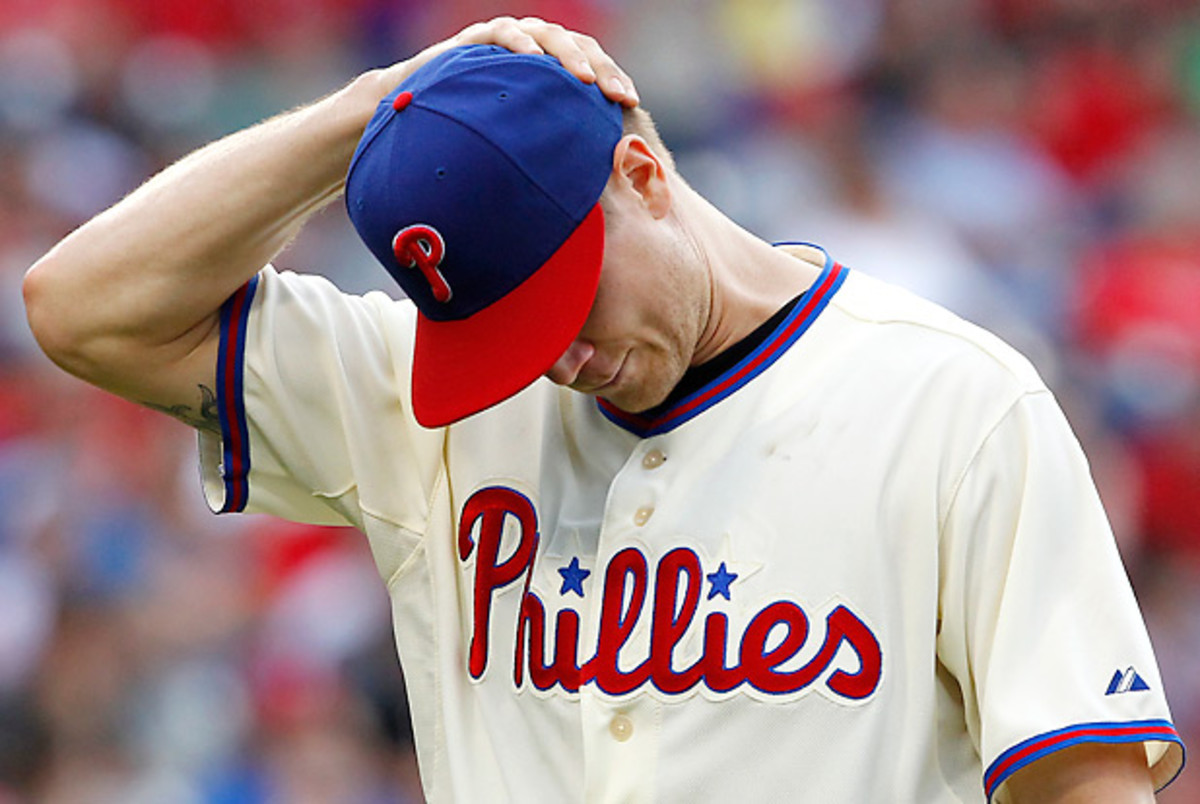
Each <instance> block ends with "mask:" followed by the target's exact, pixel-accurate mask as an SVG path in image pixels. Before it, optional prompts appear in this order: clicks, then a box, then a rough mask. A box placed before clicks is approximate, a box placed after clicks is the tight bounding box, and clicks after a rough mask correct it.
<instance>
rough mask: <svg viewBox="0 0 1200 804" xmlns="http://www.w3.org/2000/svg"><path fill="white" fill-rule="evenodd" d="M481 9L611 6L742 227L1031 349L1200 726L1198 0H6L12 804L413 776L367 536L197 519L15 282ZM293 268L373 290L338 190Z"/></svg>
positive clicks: (604, 17) (2, 523)
mask: <svg viewBox="0 0 1200 804" xmlns="http://www.w3.org/2000/svg"><path fill="white" fill-rule="evenodd" d="M498 13H511V14H515V15H518V16H519V15H524V14H535V15H539V16H543V17H545V18H548V19H552V20H555V21H559V22H562V23H564V24H567V25H569V26H572V27H577V28H579V29H582V30H586V31H588V32H590V33H593V34H594V35H596V36H597V37H598V38H599V39H600V40H601V42H602V43H604V45H605V46H606V48H607V49H608V50H609V52H610V53H612V54H613V55H614V56H615V57H616V58H617V59H618V61H619V62H620V63H621V64H622V65H623V66H624V67H625V68H626V69H627V70H628V71H629V72H630V73H631V74H632V75H633V76H634V78H635V79H636V81H637V84H638V88H639V90H640V93H641V95H642V98H643V100H644V102H645V103H646V105H647V108H649V109H650V110H651V111H652V112H653V113H654V115H655V116H656V118H657V119H658V121H659V123H660V127H661V128H662V132H663V134H664V137H665V139H666V141H667V142H668V144H669V145H671V146H673V149H674V150H675V151H676V154H677V159H678V162H679V165H680V168H681V170H682V172H683V174H684V175H685V177H687V178H688V179H689V180H690V181H691V182H692V183H693V184H694V185H696V186H697V188H698V189H700V190H701V192H703V193H705V194H707V195H708V196H709V197H710V198H711V199H712V200H713V201H714V202H716V203H717V204H718V206H720V207H722V208H723V209H724V210H725V211H726V212H727V213H729V214H730V215H732V216H733V217H734V218H735V219H737V220H739V221H740V222H741V223H743V224H744V225H745V226H746V227H747V228H749V229H751V230H752V231H755V232H757V233H758V234H760V235H762V236H764V237H766V238H768V239H772V240H802V241H815V242H818V243H820V244H822V245H824V246H826V247H827V248H828V249H829V250H830V251H831V252H832V253H833V254H834V256H835V257H837V258H838V259H840V260H841V261H842V262H844V263H846V264H848V265H850V266H851V267H852V268H855V269H857V270H861V271H864V272H868V273H874V274H877V275H880V276H882V277H884V278H887V279H890V280H892V281H895V282H897V283H899V284H903V285H907V286H909V287H911V288H913V289H915V290H917V291H919V292H921V293H923V294H924V295H927V296H929V297H931V298H933V299H935V300H937V301H940V302H942V303H944V304H945V305H947V306H949V307H950V308H951V309H954V310H955V311H957V312H959V313H961V314H962V315H964V316H966V317H967V318H970V319H972V320H975V321H977V322H979V323H982V324H984V325H986V326H988V327H990V328H992V329H994V330H996V331H997V332H999V333H1000V334H1001V335H1002V336H1004V337H1005V338H1006V339H1008V340H1009V341H1010V342H1012V343H1014V344H1015V345H1016V346H1018V347H1019V348H1020V349H1022V350H1023V351H1024V352H1025V353H1026V354H1028V355H1029V356H1030V357H1031V358H1032V359H1033V360H1034V362H1035V363H1036V364H1037V366H1038V368H1039V369H1040V370H1041V372H1042V373H1043V375H1044V377H1045V378H1046V380H1047V381H1048V383H1049V384H1050V386H1051V387H1052V388H1053V389H1054V390H1055V392H1056V393H1057V394H1058V396H1059V398H1060V400H1061V401H1062V403H1063V405H1064V407H1065V408H1066V410H1067V412H1068V415H1069V417H1070V419H1071V421H1072V423H1073V425H1074V427H1075V429H1076V431H1077V433H1078V435H1079V437H1080V439H1081V440H1082V442H1083V443H1084V446H1085V448H1086V449H1087V451H1088V453H1089V455H1090V457H1091V460H1092V467H1093V471H1094V474H1095V477H1096V479H1097V482H1098V484H1099V486H1100V488H1101V492H1102V495H1103V497H1104V499H1105V502H1106V504H1107V506H1108V510H1109V513H1110V515H1111V518H1112V521H1113V525H1114V528H1115V531H1116V535H1117V538H1118V540H1119V543H1120V546H1121V549H1122V551H1123V554H1124V557H1125V560H1126V562H1127V565H1128V568H1129V571H1130V574H1131V576H1132V579H1133V581H1134V585H1135V588H1136V590H1137V593H1138V595H1139V598H1140V600H1141V603H1142V606H1143V607H1144V611H1145V615H1146V618H1147V621H1148V624H1149V628H1150V631H1151V635H1152V638H1153V640H1154V643H1155V646H1156V649H1157V651H1158V655H1159V658H1160V661H1161V663H1162V672H1163V675H1164V677H1165V680H1166V683H1167V687H1168V692H1169V697H1170V700H1171V703H1172V707H1173V711H1174V716H1175V721H1176V724H1177V725H1178V727H1179V729H1180V731H1181V732H1182V734H1183V735H1184V737H1185V739H1187V740H1188V741H1189V742H1190V745H1191V748H1192V750H1193V751H1196V750H1200V504H1198V503H1197V500H1196V492H1197V491H1198V490H1200V125H1198V123H1200V7H1198V4H1197V3H1196V2H1193V1H1185V0H695V1H694V2H685V1H684V0H543V1H542V2H535V1H532V0H531V1H529V2H517V1H514V2H510V3H505V4H500V3H493V2H485V1H484V0H438V1H437V2H434V1H433V0H253V2H243V1H242V0H203V2H201V1H199V0H3V2H0V312H2V313H3V315H0V804H8V803H9V802H23V801H40V802H55V803H56V804H57V803H61V802H122V804H142V803H143V802H146V803H148V802H172V803H174V804H192V803H193V802H194V803H195V804H242V803H243V802H245V803H247V804H259V803H260V802H261V803H263V804H267V803H268V802H270V803H272V804H274V802H287V803H289V804H290V803H291V802H322V803H325V802H372V803H374V802H379V803H380V804H383V803H385V802H387V803H390V802H413V801H419V800H420V791H419V786H418V784H417V781H416V775H415V766H414V763H413V759H412V747H411V734H410V731H409V728H408V723H407V715H406V711H405V702H404V691H403V679H402V677H401V674H400V671H399V667H398V665H397V662H396V659H395V657H394V653H393V647H392V642H391V633H390V624H389V621H388V609H387V604H386V600H385V596H384V592H383V588H382V584H381V583H380V582H379V581H378V578H377V577H376V576H375V573H374V569H373V566H372V564H371V562H370V558H369V556H368V555H367V551H366V548H365V545H364V543H363V542H362V541H361V540H360V539H358V538H357V537H356V534H354V533H352V532H348V531H341V530H323V529H312V528H304V527H298V526H294V525H289V524H285V523H282V522H278V521H275V520H272V519H268V518H263V517H215V516H212V515H211V514H209V513H208V510H207V509H206V508H205V507H204V504H203V502H202V500H201V495H200V491H199V483H198V478H197V469H196V466H195V455H194V449H195V443H194V442H195V439H194V435H193V434H192V433H191V431H189V430H187V429H186V428H185V427H183V426H182V425H179V424H177V423H175V422H174V421H172V420H170V419H168V418H166V417H163V416H160V415H158V414H154V413H150V412H148V411H143V410H141V409H139V408H136V407H134V406H132V405H130V404H128V403H125V402H123V401H121V400H118V399H115V398H113V397H110V396H108V395H106V394H104V393H101V392H99V391H95V390H92V389H90V388H88V387H87V386H85V385H83V384H82V383H80V382H77V381H75V380H73V379H71V378H69V377H67V376H65V375H63V374H62V373H60V372H58V371H57V370H56V369H55V368H54V367H53V366H51V365H50V364H49V362H48V361H47V360H46V359H45V358H44V357H43V356H42V355H41V354H40V352H39V351H38V350H37V349H36V347H35V345H34V343H33V342H32V339H31V337H30V335H29V334H28V331H27V328H26V325H25V319H24V314H23V310H22V306H21V299H20V282H21V277H22V274H23V272H24V270H25V269H26V268H27V267H28V266H29V265H30V264H31V263H32V262H33V261H34V260H35V259H36V258H37V257H38V256H39V255H40V254H41V253H43V252H44V251H45V250H46V249H48V248H49V247H50V246H51V245H52V244H53V243H54V242H55V241H57V240H58V239H59V238H61V237H62V236H63V235H64V234H66V233H67V232H68V231H70V230H71V229H72V228H74V227H75V226H77V225H78V224H80V223H81V222H83V221H84V220H86V219H87V218H88V217H90V216H91V215H93V214H94V213H96V212H98V211H99V210H101V209H102V208H104V207H106V206H108V205H109V204H111V203H112V202H113V201H115V200H117V199H118V198H120V197H121V196H122V195H123V194H124V193H126V192H128V191H129V190H131V189H132V188H134V187H135V186H137V185H138V184H139V183H140V182H141V181H143V180H144V179H145V178H146V177H147V176H148V175H150V174H151V173H153V172H154V171H156V170H158V169H160V168H161V167H163V166H165V165H166V164H168V163H170V162H172V161H174V160H175V159H177V158H178V157H180V156H181V155H183V154H184V153H186V152H187V151H189V150H191V149H192V148H194V147H196V146H199V145H201V144H203V143H204V142H207V141H209V140H211V139H213V138H216V137H218V136H220V135H222V134H225V133H228V132H230V131H233V130H235V129H237V128H241V127H243V126H245V125H248V124H251V123H254V122H256V121H258V120H260V119H262V118H264V117H266V116H269V115H271V114H274V113H276V112H278V111H281V110H284V109H286V108H289V107H292V106H294V105H296V104H299V103H302V102H305V101H307V100H310V99H313V98H315V97H317V96H319V95H322V94H324V93H326V92H328V91H330V90H332V89H335V88H336V87H338V86H340V85H341V84H343V83H344V82H346V81H347V80H348V79H349V78H351V77H352V76H353V75H355V74H356V73H358V72H360V71H361V70H363V69H366V68H369V67H372V66H378V65H382V64H385V63H388V62H390V61H393V60H395V59H398V58H402V57H405V56H408V55H411V54H412V53H414V52H415V51H417V50H418V49H420V48H421V47H422V46H424V45H425V44H428V43H430V42H432V41H435V40H437V39H440V38H443V37H444V36H446V35H448V34H450V33H452V32H454V31H455V30H457V29H458V28H460V27H462V26H463V25H464V24H466V23H468V22H471V21H474V20H476V19H481V18H486V17H490V16H493V15H495V14H498ZM279 264H280V265H281V266H283V267H288V268H294V269H297V270H306V271H321V272H324V273H326V274H329V275H330V276H332V277H333V278H334V279H335V280H336V281H337V282H338V283H339V284H341V285H342V286H343V287H344V288H345V289H347V290H351V291H360V290H367V289H370V288H374V287H381V288H385V289H387V290H389V291H392V288H391V287H390V286H389V285H387V284H385V283H384V282H383V277H382V275H381V274H382V272H381V271H379V270H378V268H377V267H375V266H374V265H373V263H372V262H371V261H370V258H369V256H368V255H367V253H366V252H365V250H364V249H363V248H362V247H361V246H360V245H359V244H358V243H357V241H356V240H355V239H354V237H353V234H352V231H351V230H350V228H349V226H348V224H347V223H346V221H345V216H344V213H343V212H342V210H341V208H340V206H335V207H331V208H330V209H329V210H327V211H326V212H325V213H322V214H321V215H320V216H319V217H318V218H317V219H316V220H315V221H314V222H313V224H312V225H311V226H310V227H309V228H308V229H307V230H306V231H305V232H304V233H303V235H302V236H301V237H300V238H299V239H298V240H297V241H296V242H295V243H294V245H293V246H292V247H290V248H289V250H288V251H287V252H286V253H285V254H284V255H283V256H282V257H281V258H280V260H279ZM393 292H395V291H393ZM1061 572H1062V575H1063V577H1062V582H1063V583H1070V582H1071V572H1072V568H1071V567H1069V566H1064V567H1062V568H1061ZM1031 661H1036V657H1031ZM1047 672H1053V668H1047ZM1160 800H1161V801H1163V802H1194V801H1200V775H1197V774H1196V773H1188V772H1185V773H1184V774H1183V775H1182V776H1181V777H1180V779H1179V780H1178V781H1177V782H1176V783H1175V785H1174V786H1173V787H1172V788H1170V789H1169V790H1168V791H1166V792H1165V793H1164V794H1163V795H1162V796H1161V799H1160Z"/></svg>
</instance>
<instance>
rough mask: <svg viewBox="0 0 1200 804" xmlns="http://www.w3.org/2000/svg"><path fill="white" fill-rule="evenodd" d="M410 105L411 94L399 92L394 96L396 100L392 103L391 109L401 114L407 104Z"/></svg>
mask: <svg viewBox="0 0 1200 804" xmlns="http://www.w3.org/2000/svg"><path fill="white" fill-rule="evenodd" d="M410 103H412V93H411V92H401V93H400V94H399V95H397V96H396V99H395V100H394V101H392V108H393V109H395V110H396V111H397V112H403V111H404V110H405V109H406V108H408V104H410Z"/></svg>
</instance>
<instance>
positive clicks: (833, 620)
mask: <svg viewBox="0 0 1200 804" xmlns="http://www.w3.org/2000/svg"><path fill="white" fill-rule="evenodd" d="M486 43H494V44H495V45H499V46H494V45H489V44H486ZM460 46H461V47H460ZM510 51H515V52H510ZM543 51H544V52H545V53H548V54H549V55H543ZM560 62H561V64H560ZM563 65H567V66H568V67H569V69H564V67H563ZM418 68H419V69H418ZM581 79H583V80H581ZM610 81H617V82H618V84H623V85H624V86H623V87H622V86H616V87H613V86H610V85H609V84H608V83H607V82H610ZM598 87H599V88H598ZM603 89H607V90H608V94H607V95H606V94H605V92H604V91H602V90H603ZM381 99H382V100H381ZM622 103H623V104H624V107H623V106H622ZM635 104H636V96H635V95H633V94H632V91H631V90H630V89H629V85H628V82H627V79H626V78H625V77H624V76H623V74H622V73H620V72H619V70H618V69H617V68H616V67H615V65H613V64H612V62H611V61H610V60H609V59H608V58H607V57H606V56H604V54H603V53H602V52H601V51H600V50H599V49H598V48H597V47H596V45H595V43H594V42H593V41H592V40H590V39H587V38H585V37H580V36H577V35H573V34H570V33H568V32H565V31H563V30H562V29H561V28H558V27H557V26H552V25H548V24H546V23H543V22H541V21H538V20H523V21H520V22H518V21H513V20H499V21H495V22H493V23H491V24H489V25H485V26H475V27H473V28H471V29H468V31H467V32H465V33H464V34H462V35H460V36H459V37H457V38H455V39H454V40H451V41H449V42H448V43H443V44H442V45H438V46H436V47H435V48H432V49H431V50H429V51H426V52H425V53H423V54H421V55H420V56H419V57H417V58H416V59H414V60H413V61H411V62H404V63H401V64H399V65H397V66H395V67H393V68H389V69H388V70H386V71H383V72H381V73H369V74H367V75H365V76H363V77H362V78H360V79H358V80H357V81H355V82H353V83H352V84H350V85H349V86H348V87H347V88H346V89H345V90H343V91H341V92H339V93H335V94H334V95H333V96H331V97H329V98H327V99H325V100H322V101H319V102H317V103H316V104H314V105H312V106H309V107H306V108H304V109H301V110H299V111H296V112H293V113H290V114H287V115H285V116H283V117H281V118H278V119H276V120H274V121H271V122H269V123H267V124H265V125H262V126H259V127H257V128H254V129H251V130H249V131H246V132H242V133H241V134H238V135H234V136H233V137H231V138H229V139H227V140H225V141H223V142H220V143H217V144H216V145H213V146H210V147H208V148H206V149H203V150H201V151H200V152H198V153H197V154H195V155H193V156H191V157H189V158H187V159H185V160H183V161H182V162H181V163H180V164H178V165H176V166H174V167H172V168H170V169H168V170H167V171H166V172H165V173H163V174H162V175H160V176H159V177H157V178H155V179H154V180H152V181H151V182H149V183H148V184H147V185H146V186H145V187H144V188H142V189H141V190H140V191H139V192H137V193H135V194H133V195H132V196H130V197H129V198H128V199H126V200H124V201H122V202H120V203H119V204H118V205H117V206H116V207H114V208H113V209H112V210H110V211H109V212H106V213H104V214H102V215H101V216H99V217H98V218H97V219H96V220H94V221H93V222H91V223H90V224H88V225H86V226H84V227H83V228H82V229H81V230H80V231H78V232H76V233H75V234H73V235H71V236H70V237H69V238H67V239H66V240H65V241H64V242H63V243H61V244H60V245H59V246H58V247H57V248H56V249H55V250H53V251H52V252H51V253H50V254H48V255H47V256H46V257H45V258H43V259H42V260H41V261H40V262H39V264H38V265H36V266H35V267H34V268H33V269H32V270H31V272H30V273H29V275H28V278H27V281H26V286H25V290H26V298H27V303H28V310H29V316H30V321H31V323H32V326H33V328H34V331H35V332H36V334H37V336H38V338H39V340H40V342H41V343H42V344H43V346H44V347H45V348H46V350H47V351H48V353H49V354H50V355H51V356H52V357H54V358H55V359H56V360H57V361H58V362H59V363H60V364H62V365H63V366H64V367H65V368H67V369H68V370H70V371H73V372H75V373H76V374H79V375H80V376H83V377H85V378H87V379H89V380H90V381H92V382H95V383H97V384H100V385H102V386H104V387H106V388H109V389H111V390H113V391H115V392H117V393H121V394H124V395H125V396H127V397H130V398H132V399H135V400H139V401H142V402H145V403H148V404H150V405H152V406H156V407H159V408H164V409H169V410H171V411H172V412H173V413H175V414H176V415H178V416H180V417H182V418H184V419H185V420H188V421H190V422H191V423H193V424H195V425H196V426H198V427H199V428H200V430H201V436H200V451H201V462H202V466H203V472H204V490H205V493H206V495H207V498H208V500H209V501H210V503H211V505H212V506H213V508H214V509H216V510H218V511H257V512H268V513H272V514H276V515H280V516H285V517H290V518H293V519H297V520H301V521H305V522H314V523H328V524H338V525H345V524H350V525H353V526H354V527H356V528H358V529H359V530H361V531H362V532H363V534H364V535H365V538H366V540H367V542H368V544H369V545H370V549H371V551H372V554H373V556H374V559H375V562H376V564H377V565H378V568H379V572H380V575H381V576H382V579H383V582H384V583H385V584H386V585H387V589H388V592H389V593H390V595H391V601H392V605H393V613H394V619H395V636H396V643H397V647H398V651H399V656H400V659H401V662H402V665H403V669H404V674H405V679H406V681H407V685H408V691H409V696H410V700H411V709H412V716H413V725H414V730H415V734H416V744H417V751H418V758H419V762H420V767H421V773H422V779H423V784H424V788H425V792H426V794H427V796H428V798H429V799H430V800H431V801H438V802H446V801H472V802H474V801H487V802H492V801H514V802H572V801H580V802H582V801H587V802H643V801H647V802H648V801H727V800H732V799H737V800H744V801H761V802H780V801H808V802H820V803H821V804H828V802H850V803H852V804H860V803H861V802H983V801H989V800H990V801H1037V802H1067V801H1089V802H1094V801H1100V800H1103V801H1106V802H1118V801H1119V802H1134V801H1149V800H1151V799H1152V798H1153V791H1154V789H1155V788H1157V787H1161V786H1163V785H1165V784H1166V783H1168V782H1169V781H1170V779H1171V778H1172V777H1173V776H1174V775H1175V774H1176V773H1177V771H1178V770H1179V768H1180V767H1181V764H1182V754H1183V750H1182V744H1181V741H1180V739H1179V737H1178V735H1177V733H1176V730H1175V729H1174V727H1173V726H1172V724H1171V720H1170V714H1169V712H1168V709H1167V704H1166V701H1165V698H1164V694H1163V689H1162V680H1161V678H1160V676H1159V672H1158V669H1157V666H1156V661H1155V658H1154V655H1153V653H1152V650H1151V646H1150V644H1149V641H1148V638H1147V635H1146V632H1145V628H1144V626H1143V623H1142V620H1141V616H1140V613H1139V611H1138V607H1137V604H1136V601H1135V599H1134V597H1133V594H1132V592H1131V589H1130V586H1129V584H1128V581H1127V580H1126V577H1125V574H1124V571H1123V568H1122V565H1121V561H1120V558H1119V556H1118V554H1117V551H1116V548H1115V546H1114V541H1113V538H1112V535H1111V533H1110V530H1109V527H1108V524H1107V522H1106V518H1105V515H1104V512H1103V510H1102V508H1101V504H1100V502H1099V500H1098V498H1097V495H1096V492H1095V489H1094V487H1093V484H1092V482H1091V480H1090V478H1089V474H1088V468H1087V465H1086V461H1085V458H1084V456H1083V454H1082V453H1081V451H1080V448H1079V446H1078V444H1077V442H1076V440H1075V438H1074V437H1073V435H1072V433H1071V431H1070V429H1069V427H1068V425H1067V423H1066V422H1065V420H1064V418H1063V415H1062V413H1061V412H1060V410H1059V408H1058V406H1057V405H1056V403H1055V401H1054V399H1053V397H1052V396H1051V394H1050V392H1049V391H1047V389H1046V387H1045V385H1044V384H1043V383H1042V381H1041V380H1040V379H1039V378H1038V376H1037V375H1036V373H1035V372H1034V370H1033V369H1032V368H1031V366H1030V365H1029V363H1028V362H1026V361H1025V360H1024V359H1023V358H1022V357H1020V356H1019V355H1018V354H1016V353H1014V352H1013V350H1012V349H1010V348H1009V347H1007V346H1006V345H1005V344H1003V343H1001V342H1000V341H999V340H998V339H996V338H995V337H993V336H991V335H989V334H988V333H986V332H983V331H981V330H979V329H977V328H975V327H973V326H971V325H969V324H967V323H965V322H963V321H962V320H960V319H958V318H956V317H954V316H953V315H951V314H949V313H947V312H946V311H944V310H942V309H940V308H938V307H935V306H934V305H932V304H930V303H927V302H924V301H922V300H920V299H918V298H916V297H914V296H911V295H908V294H906V293H904V292H902V291H900V290H898V289H896V288H893V287H890V286H887V285H885V284H883V283H881V282H878V281H875V280H872V279H870V278H868V277H867V276H866V275H863V274H860V273H857V272H855V271H852V270H849V269H848V268H846V267H845V266H842V265H840V264H839V263H838V262H837V261H836V259H835V258H834V257H833V256H831V255H828V254H825V253H824V252H823V251H821V250H820V249H819V248H816V247H814V246H808V245H778V246H773V245H770V244H767V243H765V242H762V241H761V240H759V239H757V238H756V237H754V236H753V235H751V234H750V233H748V232H746V231H744V230H742V229H740V228H739V227H738V226H736V225H735V224H734V223H733V222H732V221H730V220H729V219H727V218H726V217H724V216H723V215H722V214H721V213H720V212H718V211H717V210H716V209H714V208H713V207H712V206H711V205H710V204H708V203H707V202H705V201H704V200H703V199H702V198H701V197H700V196H698V195H697V194H696V193H695V192H694V191H693V190H692V189H690V188H689V187H688V186H687V184H686V183H685V182H684V181H683V180H682V179H681V178H680V176H679V175H678V174H677V173H676V171H675V169H674V167H673V165H672V163H671V159H670V156H669V154H668V153H667V152H666V150H665V149H664V148H663V147H662V145H661V143H660V142H659V141H658V139H657V136H656V135H655V134H654V132H653V127H652V125H651V124H650V123H649V122H648V118H647V117H646V116H645V114H644V113H643V112H641V111H640V110H637V109H634V108H632V107H633V106H634V105H635ZM343 193H344V199H345V204H346V208H347V211H348V213H349V216H350V218H351V220H352V221H353V223H354V225H355V227H356V228H357V230H358V232H359V234H360V235H361V236H362V239H363V241H364V243H365V244H366V246H367V247H368V248H369V249H370V251H371V252H372V253H373V254H374V255H375V256H376V257H377V258H378V259H379V261H380V262H381V263H382V265H383V266H384V267H385V268H386V270H387V271H388V272H389V273H390V274H391V275H392V276H393V277H395V279H396V280H397V281H398V282H399V284H400V285H401V286H402V287H403V289H404V291H405V294H406V295H407V297H408V300H406V301H394V300H392V299H391V298H389V297H386V296H385V295H383V294H379V293H375V294H368V295H366V296H363V297H358V296H351V295H347V294H344V293H342V292H341V291H339V290H338V289H337V288H335V287H334V286H333V285H331V284H330V283H329V282H327V281H325V280H324V279H322V278H320V277H316V276H300V275H295V274H291V273H287V272H282V271H278V270H276V269H275V268H273V267H272V266H271V265H269V264H268V263H269V261H270V260H271V258H272V257H273V256H274V255H275V253H276V252H277V251H278V250H279V248H280V247H281V246H282V245H283V243H285V242H286V241H287V238H288V237H290V236H291V235H292V234H293V233H294V232H295V231H296V229H297V228H298V227H299V226H300V225H302V223H303V221H304V220H305V219H306V218H307V217H308V215H310V214H311V213H312V212H313V211H314V210H315V209H317V208H319V207H320V206H322V205H323V204H324V203H326V202H327V201H329V200H330V199H333V198H335V197H337V196H338V195H340V194H343ZM264 265H265V266H266V267H263V266H264ZM80 299H87V300H89V304H86V305H82V306H77V303H78V301H79V300H80ZM65 310H71V311H72V314H71V315H70V316H67V315H65V314H64V313H63V311H65ZM543 375H545V376H544V377H543Z"/></svg>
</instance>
